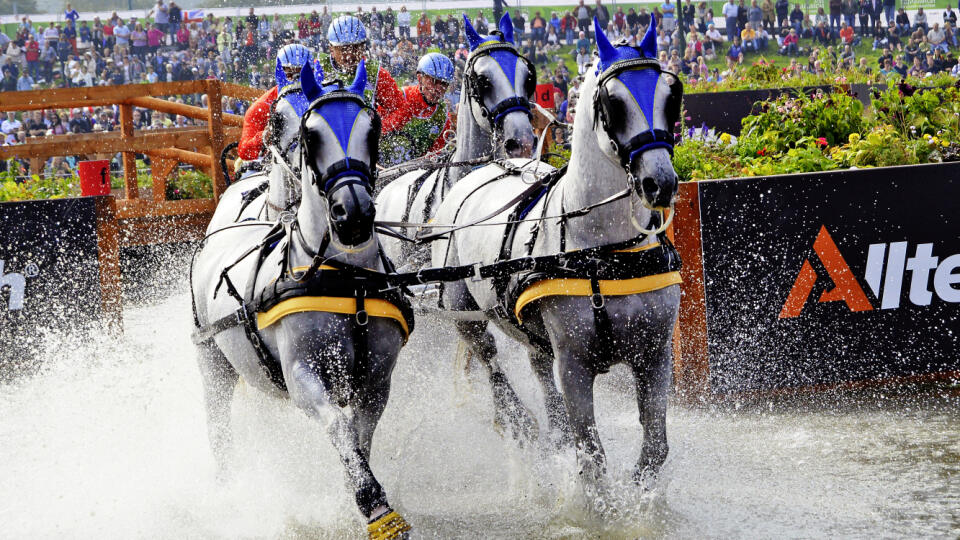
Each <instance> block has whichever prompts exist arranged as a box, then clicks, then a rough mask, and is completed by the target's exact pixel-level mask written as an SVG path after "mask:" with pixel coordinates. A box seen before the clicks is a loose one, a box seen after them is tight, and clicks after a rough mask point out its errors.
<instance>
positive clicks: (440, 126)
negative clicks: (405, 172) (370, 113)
mask: <svg viewBox="0 0 960 540" xmlns="http://www.w3.org/2000/svg"><path fill="white" fill-rule="evenodd" d="M453 76H454V67H453V62H451V61H450V59H449V58H447V57H446V56H444V55H443V54H440V53H436V52H433V53H428V54H426V55H424V56H423V58H421V59H420V62H419V63H417V84H416V85H411V86H406V87H404V88H403V90H402V91H401V93H402V96H403V102H402V103H400V104H398V105H395V106H392V107H382V106H379V105H378V107H377V112H379V113H380V116H381V117H382V119H383V136H382V138H381V140H380V161H381V162H382V163H383V166H384V167H390V166H392V165H397V164H400V163H404V162H406V161H409V160H411V159H414V158H418V157H421V156H424V155H426V154H428V153H433V152H438V151H440V150H442V149H443V147H444V146H445V145H446V143H447V137H446V134H447V133H450V132H452V131H453V129H454V127H453V121H452V119H451V117H450V115H448V114H447V105H446V103H445V102H444V100H443V96H444V94H446V92H447V88H449V86H450V83H452V82H453Z"/></svg>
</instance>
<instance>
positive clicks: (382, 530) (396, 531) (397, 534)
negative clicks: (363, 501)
mask: <svg viewBox="0 0 960 540" xmlns="http://www.w3.org/2000/svg"><path fill="white" fill-rule="evenodd" d="M410 528H411V527H410V524H409V523H407V521H406V520H405V519H403V517H402V516H400V514H398V513H396V512H395V511H393V510H390V511H389V512H387V513H386V514H384V515H382V516H380V517H379V518H377V519H375V520H374V521H371V522H370V523H369V524H368V525H367V533H368V534H369V535H370V540H394V539H405V538H408V537H409V535H408V534H407V532H408V531H409V530H410Z"/></svg>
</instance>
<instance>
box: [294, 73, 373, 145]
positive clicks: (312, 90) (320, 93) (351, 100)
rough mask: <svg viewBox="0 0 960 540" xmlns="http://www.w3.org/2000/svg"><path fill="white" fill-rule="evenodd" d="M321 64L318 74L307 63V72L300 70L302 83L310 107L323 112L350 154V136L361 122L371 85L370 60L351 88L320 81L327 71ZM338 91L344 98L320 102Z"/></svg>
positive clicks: (325, 119) (320, 113) (316, 111)
mask: <svg viewBox="0 0 960 540" xmlns="http://www.w3.org/2000/svg"><path fill="white" fill-rule="evenodd" d="M317 67H318V73H314V70H313V68H312V67H311V66H310V64H307V65H305V66H303V71H301V72H300V86H301V87H302V88H303V93H304V95H305V96H306V98H307V100H309V101H310V103H311V105H310V106H309V107H308V109H309V110H310V111H312V112H315V113H316V114H318V115H320V117H321V118H323V119H324V121H325V122H326V123H327V125H328V126H330V129H331V130H332V131H333V133H334V135H336V137H337V142H338V143H339V144H340V148H341V149H343V152H344V153H345V154H346V153H347V147H348V146H349V144H350V136H351V135H352V134H353V127H354V125H355V124H356V123H357V118H358V117H359V115H360V111H361V110H363V109H364V105H363V90H364V89H365V88H366V86H367V67H366V60H361V61H360V64H359V65H358V66H357V74H356V77H355V78H354V80H353V83H352V84H351V85H350V86H349V87H348V88H342V87H340V86H339V85H329V86H326V87H324V86H322V85H321V84H320V82H318V81H320V80H322V79H323V72H322V70H320V69H319V66H317ZM334 92H340V94H339V96H342V97H343V98H344V99H330V100H325V101H322V102H320V103H318V102H317V100H319V99H320V98H322V97H324V96H327V95H331V94H332V93H334ZM330 97H331V98H332V97H333V96H332V95H331V96H330Z"/></svg>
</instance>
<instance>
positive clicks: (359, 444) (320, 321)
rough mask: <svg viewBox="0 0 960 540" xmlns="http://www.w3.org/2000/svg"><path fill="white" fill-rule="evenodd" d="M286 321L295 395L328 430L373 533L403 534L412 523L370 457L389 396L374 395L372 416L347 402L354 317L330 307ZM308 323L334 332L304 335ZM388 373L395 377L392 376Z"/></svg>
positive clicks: (285, 351)
mask: <svg viewBox="0 0 960 540" xmlns="http://www.w3.org/2000/svg"><path fill="white" fill-rule="evenodd" d="M281 324H282V328H283V331H282V332H280V333H278V336H279V339H278V348H279V350H280V357H281V359H282V364H283V374H284V380H285V381H286V383H287V390H288V391H289V393H290V399H291V400H293V402H294V403H295V404H296V405H297V406H298V407H299V408H300V409H302V410H303V411H304V412H305V413H306V414H307V415H308V416H310V417H311V418H315V419H317V420H319V422H320V424H321V425H322V426H323V427H324V429H325V431H326V432H327V436H328V437H329V438H330V442H331V444H332V445H333V447H334V449H335V450H336V451H337V455H338V456H339V458H340V463H341V464H342V465H343V468H344V470H345V471H346V476H347V483H348V486H349V488H350V489H351V490H352V491H353V493H354V500H355V501H356V504H357V508H358V509H359V510H360V513H361V514H362V515H363V516H364V518H365V519H366V520H367V522H368V526H367V527H368V531H369V532H370V538H371V539H387V538H401V537H402V534H403V533H404V531H406V530H407V529H408V528H409V526H408V525H407V524H406V522H405V521H403V518H402V517H400V516H399V515H398V514H397V513H396V512H394V511H393V510H392V509H391V508H390V505H389V503H388V502H387V494H386V492H385V491H384V489H383V486H381V485H380V482H379V481H377V479H376V477H374V475H373V471H372V470H371V469H370V463H369V461H368V457H369V455H370V447H369V442H370V440H371V439H372V436H373V433H372V432H373V429H374V428H375V427H376V423H375V422H370V415H371V411H374V412H376V411H379V412H376V417H377V418H378V419H379V413H382V411H383V407H384V406H385V405H386V396H385V395H384V396H383V400H382V403H377V402H376V400H373V401H371V402H370V404H368V406H367V408H365V409H364V414H365V415H366V416H358V414H357V411H356V410H355V407H346V405H347V404H348V403H351V404H353V403H354V402H356V401H357V400H355V399H352V400H349V401H347V402H344V397H345V396H349V394H350V393H351V392H350V391H349V390H348V389H349V387H350V383H349V382H348V379H346V377H347V375H346V374H347V373H350V372H351V371H352V367H353V366H352V364H353V361H355V360H354V351H353V346H352V343H350V342H349V341H344V340H343V339H342V338H343V336H349V335H350V334H351V328H350V326H349V323H348V322H344V321H342V320H337V319H335V318H334V317H333V316H331V315H330V314H327V313H302V314H295V315H289V316H287V317H286V318H285V319H284V320H283V321H282V323H281ZM302 328H326V329H329V330H330V332H329V334H327V335H325V336H316V335H313V334H307V335H304V333H303V332H302ZM397 349H399V346H397ZM345 361H346V363H345ZM385 379H386V380H387V381H389V376H387V377H386V378H385ZM366 422H370V424H371V425H369V426H367V428H366V429H368V430H369V432H367V431H364V430H362V429H361V428H360V427H359V426H360V425H361V424H364V423H366ZM361 433H363V437H361ZM364 441H366V442H364Z"/></svg>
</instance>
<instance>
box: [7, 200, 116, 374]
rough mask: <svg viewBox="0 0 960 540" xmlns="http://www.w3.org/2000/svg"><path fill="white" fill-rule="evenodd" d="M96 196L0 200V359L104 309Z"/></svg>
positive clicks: (10, 356)
mask: <svg viewBox="0 0 960 540" xmlns="http://www.w3.org/2000/svg"><path fill="white" fill-rule="evenodd" d="M97 207H98V204H97V198H94V197H83V198H73V199H57V200H40V201H24V202H6V203H0V361H3V360H5V359H7V360H9V359H10V358H12V357H16V356H17V355H19V354H20V353H21V352H22V349H23V348H24V347H25V345H26V344H27V343H30V342H31V340H32V338H34V337H37V336H36V334H37V333H39V329H56V328H62V327H64V326H83V325H85V324H87V323H89V322H91V321H93V320H96V319H97V318H98V317H99V316H100V315H101V307H102V302H101V294H100V268H99V262H98V255H99V250H98V236H97V215H98V214H97V211H98V208H97Z"/></svg>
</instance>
